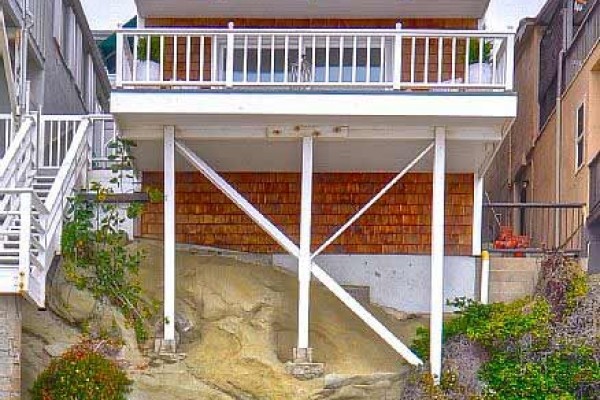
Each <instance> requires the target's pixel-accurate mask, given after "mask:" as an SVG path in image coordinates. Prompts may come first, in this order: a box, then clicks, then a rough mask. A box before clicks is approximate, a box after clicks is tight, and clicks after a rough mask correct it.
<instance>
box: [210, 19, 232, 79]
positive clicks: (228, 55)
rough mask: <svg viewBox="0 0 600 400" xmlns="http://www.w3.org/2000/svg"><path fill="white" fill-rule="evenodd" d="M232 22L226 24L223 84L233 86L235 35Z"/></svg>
mask: <svg viewBox="0 0 600 400" xmlns="http://www.w3.org/2000/svg"><path fill="white" fill-rule="evenodd" d="M233 27H234V25H233V22H229V24H227V28H228V30H227V49H226V50H225V55H226V56H225V57H226V59H225V86H226V87H233V57H234V50H235V36H234V34H233ZM213 62H214V61H213Z"/></svg>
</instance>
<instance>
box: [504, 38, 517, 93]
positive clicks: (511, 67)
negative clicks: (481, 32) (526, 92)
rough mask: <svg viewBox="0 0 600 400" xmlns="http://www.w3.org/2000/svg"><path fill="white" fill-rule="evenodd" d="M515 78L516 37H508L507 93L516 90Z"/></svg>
mask: <svg viewBox="0 0 600 400" xmlns="http://www.w3.org/2000/svg"><path fill="white" fill-rule="evenodd" d="M514 76H515V35H512V34H511V35H508V37H507V38H506V84H505V88H506V91H507V92H511V91H512V90H513V89H514V79H515V78H514Z"/></svg>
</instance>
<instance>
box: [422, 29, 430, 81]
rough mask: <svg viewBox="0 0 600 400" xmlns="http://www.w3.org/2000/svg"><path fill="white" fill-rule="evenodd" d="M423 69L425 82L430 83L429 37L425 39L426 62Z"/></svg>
mask: <svg viewBox="0 0 600 400" xmlns="http://www.w3.org/2000/svg"><path fill="white" fill-rule="evenodd" d="M424 64H425V65H424V67H423V82H425V83H429V36H427V37H426V38H425V60H424Z"/></svg>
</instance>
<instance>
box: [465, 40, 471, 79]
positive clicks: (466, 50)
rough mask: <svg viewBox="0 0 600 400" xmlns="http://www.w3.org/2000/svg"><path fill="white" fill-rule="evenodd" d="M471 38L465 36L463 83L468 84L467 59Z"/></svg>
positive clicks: (468, 61)
mask: <svg viewBox="0 0 600 400" xmlns="http://www.w3.org/2000/svg"><path fill="white" fill-rule="evenodd" d="M470 53H471V38H470V37H469V36H467V37H466V38H465V83H469V80H470V77H469V63H470V60H469V58H470V57H471V55H470Z"/></svg>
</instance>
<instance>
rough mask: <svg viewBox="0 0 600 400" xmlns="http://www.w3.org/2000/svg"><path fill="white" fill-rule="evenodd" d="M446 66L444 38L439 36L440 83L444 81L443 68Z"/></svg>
mask: <svg viewBox="0 0 600 400" xmlns="http://www.w3.org/2000/svg"><path fill="white" fill-rule="evenodd" d="M443 66H444V38H443V37H441V36H440V37H439V38H438V71H437V72H438V84H441V83H442V76H443V75H442V68H443Z"/></svg>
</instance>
